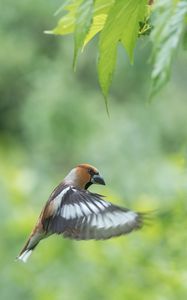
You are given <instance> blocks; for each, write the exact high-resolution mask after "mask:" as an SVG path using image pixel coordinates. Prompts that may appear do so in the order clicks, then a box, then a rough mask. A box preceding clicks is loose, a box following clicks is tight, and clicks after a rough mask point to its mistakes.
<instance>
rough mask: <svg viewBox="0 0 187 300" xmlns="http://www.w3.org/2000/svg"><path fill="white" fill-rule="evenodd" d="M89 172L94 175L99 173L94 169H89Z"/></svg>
mask: <svg viewBox="0 0 187 300" xmlns="http://www.w3.org/2000/svg"><path fill="white" fill-rule="evenodd" d="M88 173H89V174H90V175H91V176H93V175H99V172H95V171H94V170H93V169H88Z"/></svg>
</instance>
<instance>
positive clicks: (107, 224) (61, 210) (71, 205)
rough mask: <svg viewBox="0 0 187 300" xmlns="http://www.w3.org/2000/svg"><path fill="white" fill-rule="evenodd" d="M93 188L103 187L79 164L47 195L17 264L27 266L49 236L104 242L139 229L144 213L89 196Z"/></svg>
mask: <svg viewBox="0 0 187 300" xmlns="http://www.w3.org/2000/svg"><path fill="white" fill-rule="evenodd" d="M92 184H102V185H105V181H104V179H103V178H102V176H101V175H100V174H99V171H98V170H97V169H96V168H94V167H93V166H91V165H89V164H80V165H78V166H77V167H75V168H74V169H72V170H71V171H70V172H69V174H68V175H67V176H66V177H65V178H64V180H63V181H62V182H61V183H60V184H59V185H58V186H57V187H56V188H55V189H54V191H53V192H52V194H51V195H50V197H49V199H48V201H47V203H46V204H45V206H44V208H43V210H42V211H41V213H40V216H39V218H38V221H37V223H36V226H35V227H34V229H33V230H32V232H31V234H30V236H29V238H28V240H27V242H26V244H25V246H24V247H23V249H22V250H21V252H20V254H19V256H18V257H17V259H18V260H21V261H23V262H26V261H27V259H28V257H29V256H30V255H31V253H32V251H33V250H34V249H35V248H36V246H37V245H38V244H39V242H40V241H41V240H42V239H44V238H46V237H48V236H50V235H52V234H61V235H62V236H63V237H66V238H70V239H75V240H90V239H95V240H102V239H103V240H105V239H109V238H111V237H116V236H120V235H124V234H127V233H129V232H131V231H133V230H136V229H139V228H141V227H142V225H143V221H144V214H143V213H139V212H134V211H131V210H129V209H127V208H123V207H120V206H117V205H114V204H112V203H110V202H108V201H106V200H105V199H104V198H103V196H101V195H99V194H96V193H91V192H89V191H88V188H89V186H91V185H92Z"/></svg>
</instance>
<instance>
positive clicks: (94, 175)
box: [64, 164, 105, 189]
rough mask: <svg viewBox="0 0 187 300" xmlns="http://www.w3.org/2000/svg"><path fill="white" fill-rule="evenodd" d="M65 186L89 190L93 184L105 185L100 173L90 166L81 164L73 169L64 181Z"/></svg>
mask: <svg viewBox="0 0 187 300" xmlns="http://www.w3.org/2000/svg"><path fill="white" fill-rule="evenodd" d="M64 182H65V184H68V185H73V186H75V187H78V188H81V189H87V188H89V186H90V185H92V184H94V183H95V184H102V185H105V182H104V179H103V178H102V176H101V175H100V174H99V171H98V170H97V169H96V168H94V167H93V166H91V165H89V164H81V165H78V166H77V167H75V168H74V169H72V170H71V171H70V172H69V174H68V175H67V176H66V177H65V179H64Z"/></svg>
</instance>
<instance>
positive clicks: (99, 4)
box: [84, 0, 114, 47]
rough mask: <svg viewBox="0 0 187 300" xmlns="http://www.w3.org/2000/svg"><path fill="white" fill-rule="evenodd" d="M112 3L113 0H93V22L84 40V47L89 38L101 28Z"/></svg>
mask: <svg viewBox="0 0 187 300" xmlns="http://www.w3.org/2000/svg"><path fill="white" fill-rule="evenodd" d="M113 4H114V0H96V1H95V4H94V16H93V22H92V25H91V27H90V29H89V32H88V34H87V36H86V38H85V40H84V47H85V46H86V45H87V43H88V42H89V41H90V40H91V39H93V38H94V36H95V35H96V34H97V33H99V32H100V31H101V30H102V29H103V27H104V25H105V22H106V19H107V15H108V12H109V10H110V8H111V6H112V5H113Z"/></svg>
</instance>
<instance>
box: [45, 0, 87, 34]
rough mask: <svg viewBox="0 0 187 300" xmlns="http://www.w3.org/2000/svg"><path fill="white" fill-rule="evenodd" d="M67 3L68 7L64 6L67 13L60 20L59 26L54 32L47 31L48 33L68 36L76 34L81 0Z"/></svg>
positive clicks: (72, 0)
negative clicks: (76, 21) (77, 15)
mask: <svg viewBox="0 0 187 300" xmlns="http://www.w3.org/2000/svg"><path fill="white" fill-rule="evenodd" d="M67 3H68V5H67V6H65V7H64V6H63V9H65V10H67V13H66V14H65V16H63V17H62V18H61V19H60V20H59V22H58V24H57V26H56V27H55V28H54V29H53V30H51V31H47V33H52V34H60V35H66V34H70V33H73V32H74V30H75V20H76V14H77V10H78V8H79V5H80V3H81V0H76V1H75V0H71V2H69V1H68V2H67Z"/></svg>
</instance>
